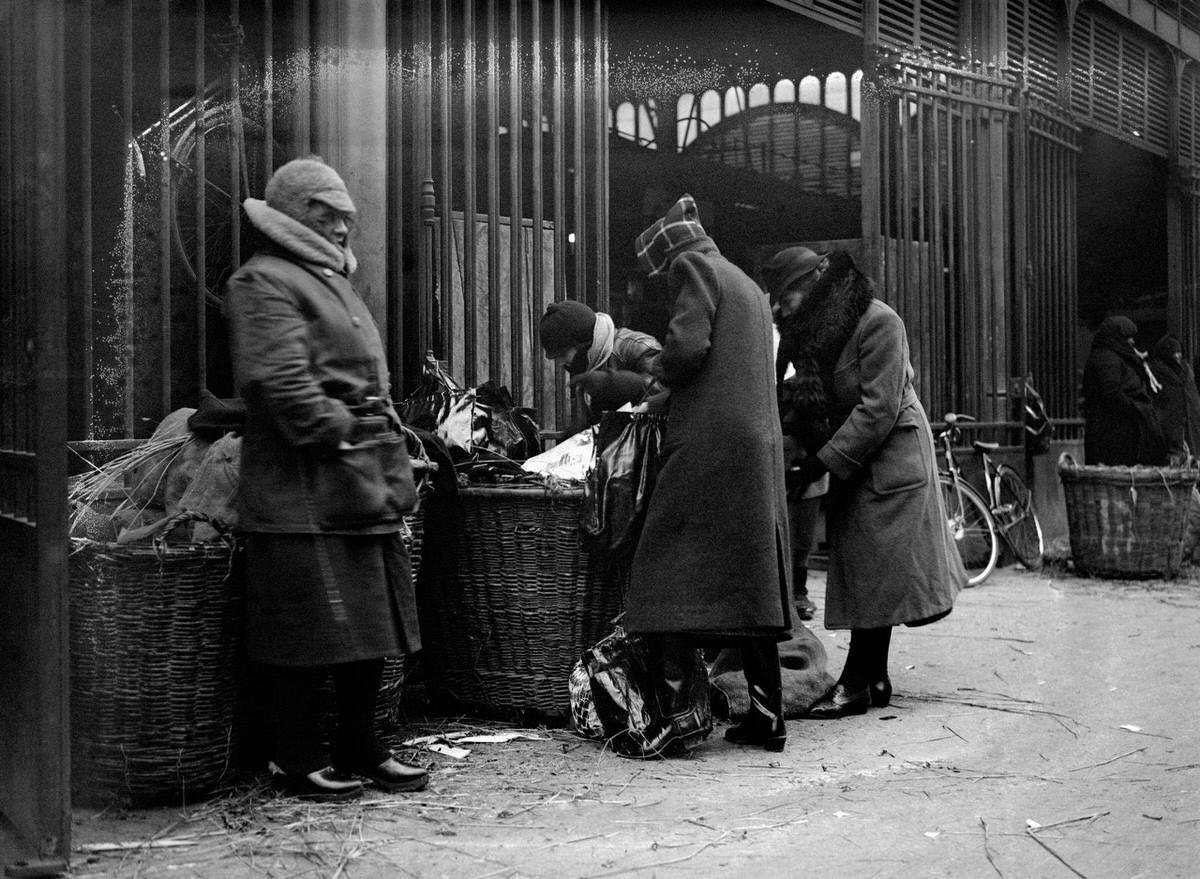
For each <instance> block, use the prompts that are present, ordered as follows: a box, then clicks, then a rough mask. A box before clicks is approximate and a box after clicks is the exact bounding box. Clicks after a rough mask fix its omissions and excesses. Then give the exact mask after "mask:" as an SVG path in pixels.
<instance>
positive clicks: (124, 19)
mask: <svg viewBox="0 0 1200 879" xmlns="http://www.w3.org/2000/svg"><path fill="white" fill-rule="evenodd" d="M121 13H122V16H121V25H122V26H121V136H122V141H121V142H122V144H124V147H125V188H124V198H123V205H122V216H123V218H124V223H123V224H122V228H121V231H122V239H123V240H122V242H121V244H122V247H121V257H122V262H123V264H122V281H123V290H122V292H123V294H124V296H123V299H124V301H123V303H122V305H123V308H124V314H123V315H122V318H123V323H124V328H123V336H124V338H123V340H122V341H123V343H124V348H125V351H124V355H125V364H124V367H125V436H126V437H128V438H132V437H133V432H134V405H135V401H134V390H135V381H134V356H135V351H134V332H133V305H134V302H133V242H134V235H133V225H134V218H133V175H134V151H135V149H136V145H135V144H134V142H133V0H125V2H124V6H123V8H122V9H121Z"/></svg>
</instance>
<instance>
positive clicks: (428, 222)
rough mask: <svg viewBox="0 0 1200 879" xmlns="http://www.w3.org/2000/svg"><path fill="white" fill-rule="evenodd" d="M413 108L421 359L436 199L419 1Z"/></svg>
mask: <svg viewBox="0 0 1200 879" xmlns="http://www.w3.org/2000/svg"><path fill="white" fill-rule="evenodd" d="M416 14H417V20H416V27H415V33H416V36H417V46H416V47H415V50H416V54H417V64H416V66H417V70H418V74H417V82H416V93H417V106H416V108H415V114H416V118H415V129H414V132H413V140H414V144H415V147H416V162H415V165H416V175H415V176H416V180H417V182H418V185H419V187H420V189H419V192H420V200H419V202H418V203H417V205H416V207H417V211H418V214H417V224H416V229H415V231H416V234H417V248H418V249H417V269H418V277H419V279H420V280H419V282H418V292H417V303H418V306H417V338H418V343H419V346H420V353H421V356H422V357H424V356H425V355H426V354H428V353H429V352H431V351H432V350H433V272H434V265H433V235H434V231H433V225H434V223H436V206H437V197H436V195H435V186H434V181H433V94H432V92H431V88H432V82H433V55H432V52H433V5H432V2H431V0H421V2H420V3H419V4H418V5H417V13H416Z"/></svg>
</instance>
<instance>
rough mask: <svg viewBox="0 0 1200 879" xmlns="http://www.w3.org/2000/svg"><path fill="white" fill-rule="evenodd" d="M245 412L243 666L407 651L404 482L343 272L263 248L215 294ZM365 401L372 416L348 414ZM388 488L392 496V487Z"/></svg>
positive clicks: (368, 329)
mask: <svg viewBox="0 0 1200 879" xmlns="http://www.w3.org/2000/svg"><path fill="white" fill-rule="evenodd" d="M225 314H226V318H227V320H228V323H229V327H230V338H231V348H232V353H233V361H234V375H235V380H236V383H237V387H238V391H239V393H240V394H241V396H242V397H243V398H244V399H245V402H246V424H245V430H244V434H243V439H242V458H241V475H240V484H239V488H238V511H239V527H240V529H241V530H242V531H244V532H248V534H247V576H246V580H247V599H246V600H247V614H246V617H247V640H248V648H249V653H250V656H251V658H253V659H255V660H258V661H262V662H267V663H272V664H277V665H323V664H329V663H334V662H348V661H353V660H358V659H370V658H376V657H379V656H386V655H396V654H399V653H402V652H413V651H415V650H417V649H420V637H419V634H418V629H417V613H416V600H415V593H414V590H413V584H412V578H411V573H410V566H409V559H408V554H407V552H406V551H405V549H404V546H403V544H402V542H401V540H400V536H399V532H400V529H401V527H402V524H401V519H402V516H403V514H404V513H405V512H407V510H408V508H410V507H411V502H412V500H413V498H412V497H411V494H410V495H409V496H408V497H405V496H404V495H405V492H404V491H403V490H402V488H401V489H396V486H402V487H403V485H404V484H405V482H404V481H405V479H407V487H408V488H409V489H411V485H412V476H411V469H410V464H409V462H408V458H407V452H406V450H405V448H404V445H403V443H402V442H395V441H388V442H385V441H383V440H381V439H379V437H389V436H390V437H391V438H392V440H394V439H395V435H394V434H392V433H391V431H390V427H391V426H394V425H390V424H389V423H388V422H389V421H392V420H394V421H395V422H396V423H398V420H399V419H398V418H396V416H395V413H394V411H393V410H392V409H391V407H390V404H389V403H387V402H386V401H387V396H388V373H387V367H386V365H385V360H384V353H383V346H382V343H381V341H380V337H379V332H378V329H377V328H376V326H375V322H374V320H373V319H372V318H371V314H370V312H369V311H368V310H367V307H366V305H365V304H364V303H363V301H362V299H361V298H359V296H358V294H357V293H356V292H355V291H354V289H353V287H352V286H351V284H350V281H349V279H348V277H346V275H344V274H343V273H341V272H339V271H335V270H333V269H331V268H329V267H328V266H322V265H320V264H319V263H317V262H312V261H309V260H306V259H305V258H304V256H303V255H302V254H297V253H295V252H293V251H289V250H288V249H285V248H283V247H278V246H275V245H271V246H268V247H265V248H263V249H262V250H260V251H259V252H258V253H256V254H255V255H254V256H252V257H251V258H250V259H249V260H248V261H247V262H246V263H245V264H244V265H242V266H241V267H240V268H239V269H238V270H237V271H236V272H235V273H234V274H233V276H232V277H231V278H230V279H229V281H228V282H227V284H226V298H225ZM372 397H374V398H378V399H379V400H380V403H379V404H377V405H378V408H380V409H381V411H382V413H383V417H374V418H366V419H364V418H361V417H359V415H358V414H356V412H355V411H354V409H355V408H356V407H359V406H361V405H362V404H364V403H366V402H367V401H368V398H372ZM394 489H396V490H394Z"/></svg>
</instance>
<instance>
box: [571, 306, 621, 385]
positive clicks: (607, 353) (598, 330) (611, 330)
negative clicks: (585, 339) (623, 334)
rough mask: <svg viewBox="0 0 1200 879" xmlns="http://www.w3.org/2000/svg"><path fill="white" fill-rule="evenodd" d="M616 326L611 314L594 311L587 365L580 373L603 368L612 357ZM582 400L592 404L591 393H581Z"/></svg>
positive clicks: (585, 373) (588, 372) (587, 373)
mask: <svg viewBox="0 0 1200 879" xmlns="http://www.w3.org/2000/svg"><path fill="white" fill-rule="evenodd" d="M616 336H617V327H616V324H614V323H613V319H612V317H611V316H609V315H607V314H605V313H604V312H602V311H598V312H596V323H595V324H594V325H593V327H592V344H591V347H589V348H588V355H587V358H588V365H587V369H585V370H584V371H583V372H582V373H580V374H581V375H589V374H590V373H593V372H595V371H596V370H598V369H603V368H604V367H605V366H606V365H607V364H608V361H609V358H611V357H612V353H613V344H614V343H615V341H616ZM583 399H584V402H585V403H587V404H588V405H589V406H590V405H591V404H592V399H591V395H590V394H588V393H587V392H586V391H585V392H584V394H583Z"/></svg>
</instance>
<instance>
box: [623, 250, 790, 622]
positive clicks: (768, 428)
mask: <svg viewBox="0 0 1200 879" xmlns="http://www.w3.org/2000/svg"><path fill="white" fill-rule="evenodd" d="M668 281H669V284H670V290H671V294H672V295H673V297H674V304H673V307H672V313H671V320H670V324H669V326H668V330H667V335H666V339H665V341H664V344H663V350H662V353H661V354H660V355H659V358H658V365H657V367H656V376H657V377H658V379H659V380H660V381H661V383H662V384H663V385H664V386H665V387H667V388H669V389H670V392H671V396H670V403H669V407H670V408H669V411H668V420H667V427H666V432H665V434H664V438H663V446H662V454H663V462H662V469H661V471H660V473H659V477H658V481H657V484H656V485H655V488H654V493H653V495H652V496H651V500H650V505H649V509H648V510H647V513H646V523H645V527H644V529H643V531H642V535H641V539H640V541H639V543H638V548H637V552H636V553H635V555H634V560H633V569H632V575H631V580H630V586H629V594H628V600H627V603H626V606H627V611H626V614H625V618H624V624H625V627H626V628H627V629H628V630H630V631H634V632H686V633H704V634H711V635H768V636H775V637H786V635H787V634H788V632H789V631H790V629H791V611H790V601H789V597H790V593H791V585H790V582H789V579H788V578H789V576H790V568H789V565H788V564H787V560H788V558H789V551H788V536H787V502H786V497H785V493H784V486H783V449H782V436H781V433H780V427H779V413H778V410H777V404H776V401H775V371H774V359H773V357H774V351H773V348H774V346H773V340H772V334H771V310H770V305H769V304H768V301H767V297H766V295H765V294H764V293H763V292H762V291H761V290H760V289H759V288H758V286H757V285H756V284H755V283H754V282H753V281H752V280H750V278H749V277H747V276H746V275H745V273H743V272H742V271H741V270H740V269H739V268H737V267H736V266H734V265H733V264H732V263H731V262H729V261H728V260H726V259H725V258H724V257H723V256H721V253H720V251H719V250H718V249H717V246H716V245H715V244H714V243H713V242H712V240H711V239H709V238H701V239H699V240H696V241H694V242H692V243H690V244H687V245H685V246H684V248H683V250H682V252H681V253H679V254H678V255H677V256H676V257H675V259H674V261H673V263H672V264H671V267H670V271H669V275H668Z"/></svg>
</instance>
